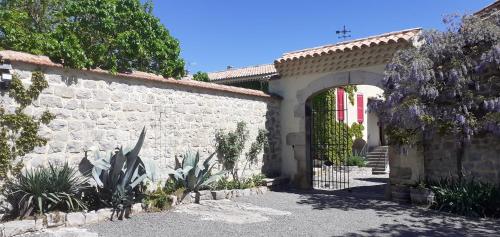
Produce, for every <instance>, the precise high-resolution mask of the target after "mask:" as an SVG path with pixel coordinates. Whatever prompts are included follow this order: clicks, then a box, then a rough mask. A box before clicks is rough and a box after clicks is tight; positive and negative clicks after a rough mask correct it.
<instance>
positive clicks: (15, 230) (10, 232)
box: [2, 220, 37, 237]
mask: <svg viewBox="0 0 500 237" xmlns="http://www.w3.org/2000/svg"><path fill="white" fill-rule="evenodd" d="M2 227H3V228H2V229H3V231H2V237H11V236H15V235H20V234H24V233H27V232H33V231H36V230H37V228H36V223H35V220H22V221H9V222H5V223H3V224H2Z"/></svg>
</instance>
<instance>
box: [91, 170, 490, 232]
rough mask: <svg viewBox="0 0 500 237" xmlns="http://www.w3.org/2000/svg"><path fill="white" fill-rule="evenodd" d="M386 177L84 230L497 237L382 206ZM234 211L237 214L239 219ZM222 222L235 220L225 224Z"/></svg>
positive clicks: (458, 222) (472, 223) (486, 223)
mask: <svg viewBox="0 0 500 237" xmlns="http://www.w3.org/2000/svg"><path fill="white" fill-rule="evenodd" d="M386 177H387V176H367V177H358V178H356V182H354V183H355V184H356V185H355V186H358V187H354V188H352V191H351V192H347V191H330V192H326V191H311V192H303V191H293V190H292V191H290V190H288V191H287V192H279V191H277V192H268V193H266V194H265V195H259V196H250V197H241V198H238V199H236V200H235V201H236V202H229V201H228V202H227V203H224V205H222V204H216V205H209V204H205V206H204V207H202V208H201V209H202V210H203V213H204V214H203V216H202V215H201V214H199V215H198V214H197V213H198V212H195V211H192V212H190V211H189V210H190V209H191V208H187V209H186V208H184V209H183V210H180V209H174V210H172V211H168V212H163V213H147V214H141V215H138V216H135V217H133V218H131V219H128V220H124V221H117V222H106V223H101V224H98V225H91V226H87V227H86V228H88V229H89V230H90V231H93V232H97V233H99V236H109V237H111V236H252V237H255V236H499V233H500V220H489V219H467V218H463V217H457V216H453V215H445V214H442V213H436V212H434V211H429V210H424V209H419V208H415V207H411V206H405V205H398V204H395V203H393V202H389V201H384V200H383V196H384V195H383V193H384V186H385V184H384V183H385V181H386V179H387V178H386ZM363 185H365V186H363ZM226 204H227V205H226ZM221 205H222V206H221ZM193 208H194V209H196V207H193ZM207 208H208V209H207ZM235 208H240V209H242V212H241V213H243V215H239V214H241V213H239V212H238V211H237V210H238V209H235ZM194 209H193V210H194ZM235 210H236V211H235ZM245 211H246V212H248V211H255V213H256V215H251V218H250V217H249V220H252V221H248V222H245V223H244V224H241V223H242V222H241V221H239V220H240V219H241V218H242V216H245V215H244V214H245ZM211 212H213V213H214V214H213V216H211V215H210V213H211ZM207 213H208V214H207ZM276 213H277V214H278V215H276ZM207 215H208V216H207ZM259 215H262V216H261V217H259ZM221 216H222V217H224V218H226V219H224V218H219V217H221ZM255 217H257V219H256V218H255ZM218 218H219V219H218ZM227 218H236V219H238V218H240V219H238V221H227ZM259 218H262V220H259ZM236 219H235V220H236Z"/></svg>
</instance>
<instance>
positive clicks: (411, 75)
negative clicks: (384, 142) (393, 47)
mask: <svg viewBox="0 0 500 237" xmlns="http://www.w3.org/2000/svg"><path fill="white" fill-rule="evenodd" d="M445 22H447V23H448V24H449V28H448V29H447V30H446V31H442V32H441V31H436V30H430V31H424V32H423V33H422V34H421V35H420V37H419V39H418V40H419V46H417V47H412V48H408V49H405V50H401V51H399V52H397V53H396V54H395V56H394V58H393V59H392V61H391V62H390V63H389V64H388V65H387V68H386V77H385V80H384V100H379V101H375V102H374V103H373V104H370V108H371V109H372V110H375V111H376V112H378V114H379V115H380V117H381V119H382V121H383V123H384V124H385V125H386V126H387V129H386V131H387V132H388V134H387V135H388V138H389V142H390V143H391V144H398V145H420V144H423V143H422V142H423V141H426V140H429V139H431V138H432V137H433V136H434V135H440V136H442V135H451V136H452V137H456V138H457V142H458V143H460V145H459V150H460V151H459V152H458V156H457V168H458V171H459V177H460V176H461V169H462V168H461V156H462V155H463V149H464V146H466V145H467V143H468V141H469V140H470V138H471V137H473V136H475V135H477V134H480V133H490V134H494V135H500V80H499V76H500V73H499V69H500V67H499V65H500V41H499V40H500V17H499V14H498V13H497V14H494V15H493V16H492V17H491V18H489V19H487V20H484V19H479V18H477V17H475V16H464V17H461V18H458V17H452V18H448V19H446V21H445Z"/></svg>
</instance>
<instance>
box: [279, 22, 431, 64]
mask: <svg viewBox="0 0 500 237" xmlns="http://www.w3.org/2000/svg"><path fill="white" fill-rule="evenodd" d="M420 31H421V29H420V28H414V29H407V30H402V31H396V32H390V33H385V34H381V35H376V36H370V37H367V38H362V39H356V40H352V41H345V42H340V43H337V44H332V45H325V46H321V47H316V48H309V49H303V50H299V51H294V52H290V53H285V54H283V56H282V57H281V58H279V59H277V60H276V61H275V63H283V62H288V61H293V60H298V59H302V58H310V57H315V56H322V55H327V54H333V53H339V52H344V51H348V50H353V49H361V48H367V47H371V46H376V45H383V44H389V43H398V42H401V41H407V42H408V41H410V40H411V39H412V38H413V37H414V36H415V35H417V34H418V33H419V32H420Z"/></svg>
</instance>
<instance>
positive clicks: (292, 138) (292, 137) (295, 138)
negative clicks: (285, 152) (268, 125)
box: [286, 132, 306, 145]
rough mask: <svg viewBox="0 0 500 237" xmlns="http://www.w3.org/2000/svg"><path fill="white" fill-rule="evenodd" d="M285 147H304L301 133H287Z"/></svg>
mask: <svg viewBox="0 0 500 237" xmlns="http://www.w3.org/2000/svg"><path fill="white" fill-rule="evenodd" d="M286 144H287V145H305V144H306V137H305V133H303V132H296V133H289V134H287V135H286Z"/></svg>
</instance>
